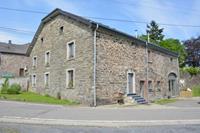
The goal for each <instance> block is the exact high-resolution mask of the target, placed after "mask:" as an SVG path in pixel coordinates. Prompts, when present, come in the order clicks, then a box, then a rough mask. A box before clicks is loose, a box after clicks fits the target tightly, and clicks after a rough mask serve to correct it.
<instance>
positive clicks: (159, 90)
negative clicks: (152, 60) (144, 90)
mask: <svg viewBox="0 0 200 133" xmlns="http://www.w3.org/2000/svg"><path fill="white" fill-rule="evenodd" d="M156 88H157V92H161V88H160V81H157V84H156Z"/></svg>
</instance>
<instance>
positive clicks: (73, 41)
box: [66, 40, 76, 60]
mask: <svg viewBox="0 0 200 133" xmlns="http://www.w3.org/2000/svg"><path fill="white" fill-rule="evenodd" d="M71 43H74V53H73V55H74V56H73V57H70V56H69V44H71ZM66 49H67V60H70V59H74V58H75V57H76V55H75V53H76V52H75V51H76V42H75V40H72V41H69V42H67V45H66Z"/></svg>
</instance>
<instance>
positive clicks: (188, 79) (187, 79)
mask: <svg viewBox="0 0 200 133" xmlns="http://www.w3.org/2000/svg"><path fill="white" fill-rule="evenodd" d="M199 81H200V74H197V75H193V76H191V75H190V74H189V73H186V72H185V73H184V72H181V73H180V82H182V83H180V85H181V89H187V88H190V89H192V87H193V86H196V85H200V82H199Z"/></svg>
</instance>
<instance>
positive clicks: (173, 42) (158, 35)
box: [139, 20, 187, 66]
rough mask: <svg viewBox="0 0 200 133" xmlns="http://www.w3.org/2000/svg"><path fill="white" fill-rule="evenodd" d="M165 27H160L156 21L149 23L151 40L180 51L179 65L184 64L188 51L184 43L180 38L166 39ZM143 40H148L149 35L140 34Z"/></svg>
mask: <svg viewBox="0 0 200 133" xmlns="http://www.w3.org/2000/svg"><path fill="white" fill-rule="evenodd" d="M163 30H164V29H163V28H159V25H158V24H157V23H156V22H155V21H153V20H152V21H151V23H150V24H149V25H147V32H148V33H149V41H150V42H151V43H154V44H157V45H159V46H161V47H164V48H166V49H169V50H170V51H173V52H177V53H179V65H180V66H183V65H184V62H185V58H186V55H187V54H186V51H185V47H184V45H182V44H181V42H180V41H179V40H178V39H174V38H169V39H164V35H163ZM139 38H140V39H141V40H145V41H147V40H148V37H147V35H141V36H139Z"/></svg>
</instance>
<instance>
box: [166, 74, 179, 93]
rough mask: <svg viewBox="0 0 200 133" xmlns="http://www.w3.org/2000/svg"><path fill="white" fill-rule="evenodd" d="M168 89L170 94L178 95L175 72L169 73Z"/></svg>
mask: <svg viewBox="0 0 200 133" xmlns="http://www.w3.org/2000/svg"><path fill="white" fill-rule="evenodd" d="M168 86H169V87H168V91H169V96H176V95H177V76H176V74H175V73H170V74H169V75H168Z"/></svg>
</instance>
